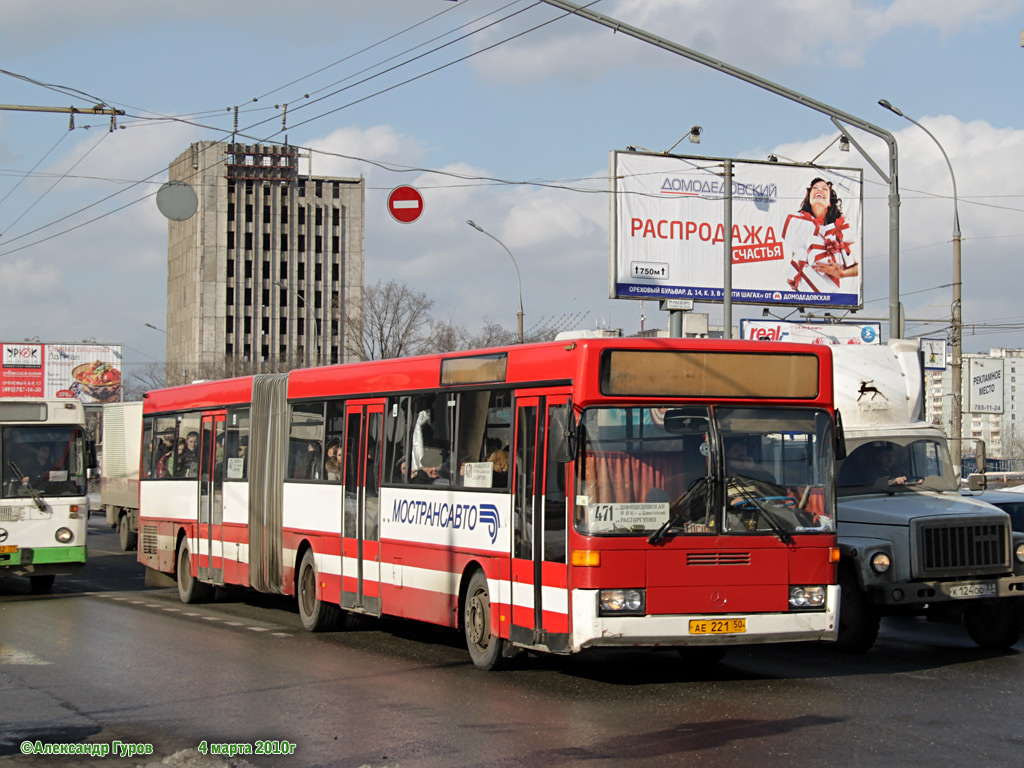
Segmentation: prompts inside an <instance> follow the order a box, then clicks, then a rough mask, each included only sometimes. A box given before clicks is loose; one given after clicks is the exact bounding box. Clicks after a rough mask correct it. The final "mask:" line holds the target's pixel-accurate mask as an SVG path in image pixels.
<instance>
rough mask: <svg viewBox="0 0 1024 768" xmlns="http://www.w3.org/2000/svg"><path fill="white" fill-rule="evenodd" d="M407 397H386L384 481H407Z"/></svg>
mask: <svg viewBox="0 0 1024 768" xmlns="http://www.w3.org/2000/svg"><path fill="white" fill-rule="evenodd" d="M409 400H410V398H408V397H391V398H388V404H387V411H386V413H385V419H384V482H386V483H407V482H408V481H409V464H408V456H407V455H406V451H405V447H406V445H407V437H408V413H409Z"/></svg>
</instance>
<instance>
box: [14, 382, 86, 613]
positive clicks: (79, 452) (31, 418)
mask: <svg viewBox="0 0 1024 768" xmlns="http://www.w3.org/2000/svg"><path fill="white" fill-rule="evenodd" d="M88 456H89V450H88V445H87V442H86V433H85V410H84V408H83V407H82V403H81V402H80V401H78V400H76V399H72V398H68V399H26V398H0V462H2V466H3V470H2V477H3V492H2V497H0V577H4V576H27V577H28V578H29V581H30V583H31V585H32V592H34V593H42V592H47V591H49V589H50V588H51V587H52V586H53V581H54V577H55V576H57V575H59V574H66V573H74V572H76V571H79V570H81V569H82V567H83V566H84V565H85V558H86V545H85V534H86V525H87V523H88V518H89V501H88V497H87V495H86V492H87V483H86V481H87V475H88V468H89V464H90V462H89V461H88V459H87V457H88Z"/></svg>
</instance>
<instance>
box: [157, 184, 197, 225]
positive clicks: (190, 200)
mask: <svg viewBox="0 0 1024 768" xmlns="http://www.w3.org/2000/svg"><path fill="white" fill-rule="evenodd" d="M156 207H157V208H159V209H160V213H162V214H163V215H164V216H166V217H167V218H168V219H170V220H171V221H185V220H186V219H190V218H192V215H193V214H194V213H195V212H196V209H197V208H198V207H199V198H198V197H196V191H195V190H194V189H192V187H190V186H189V185H188V184H186V183H185V182H184V181H168V182H166V183H165V184H163V185H162V186H161V187H160V191H159V192H157V193H156Z"/></svg>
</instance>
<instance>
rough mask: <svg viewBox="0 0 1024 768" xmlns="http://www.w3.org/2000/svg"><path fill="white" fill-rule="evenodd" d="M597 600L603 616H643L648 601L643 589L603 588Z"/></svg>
mask: <svg viewBox="0 0 1024 768" xmlns="http://www.w3.org/2000/svg"><path fill="white" fill-rule="evenodd" d="M597 601H598V603H597V604H598V607H599V608H600V615H602V616H606V615H609V614H615V615H620V616H621V615H623V614H628V615H633V616H638V615H639V616H642V615H643V614H644V609H645V603H646V602H647V601H646V600H645V599H644V591H643V590H642V589H602V590H601V591H600V592H598V593H597Z"/></svg>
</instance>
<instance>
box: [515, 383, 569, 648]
mask: <svg viewBox="0 0 1024 768" xmlns="http://www.w3.org/2000/svg"><path fill="white" fill-rule="evenodd" d="M568 408H569V404H568V396H567V395H565V394H561V393H551V394H545V395H541V396H536V397H534V396H530V397H519V398H516V427H515V450H514V456H515V459H514V468H513V472H514V477H515V489H514V496H513V502H512V509H513V514H512V518H513V522H512V626H511V628H510V631H509V636H510V638H511V639H512V640H513V641H515V642H520V643H524V644H526V645H537V646H543V647H545V648H547V649H548V650H551V651H559V650H566V649H568V647H569V644H570V634H569V585H568V576H569V574H568V566H567V565H566V544H567V534H566V522H567V503H566V499H568V498H571V496H570V495H569V494H570V490H571V488H570V487H569V483H571V480H572V478H571V473H570V471H569V470H570V467H569V465H568V464H565V463H559V462H557V461H555V459H556V458H557V453H556V452H554V451H552V445H553V444H554V442H555V441H558V440H561V439H562V432H563V431H564V430H563V429H562V428H561V426H558V425H560V424H563V423H566V421H565V420H564V419H559V418H558V416H560V415H564V414H565V412H566V411H567V410H568ZM559 412H561V413H559Z"/></svg>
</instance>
